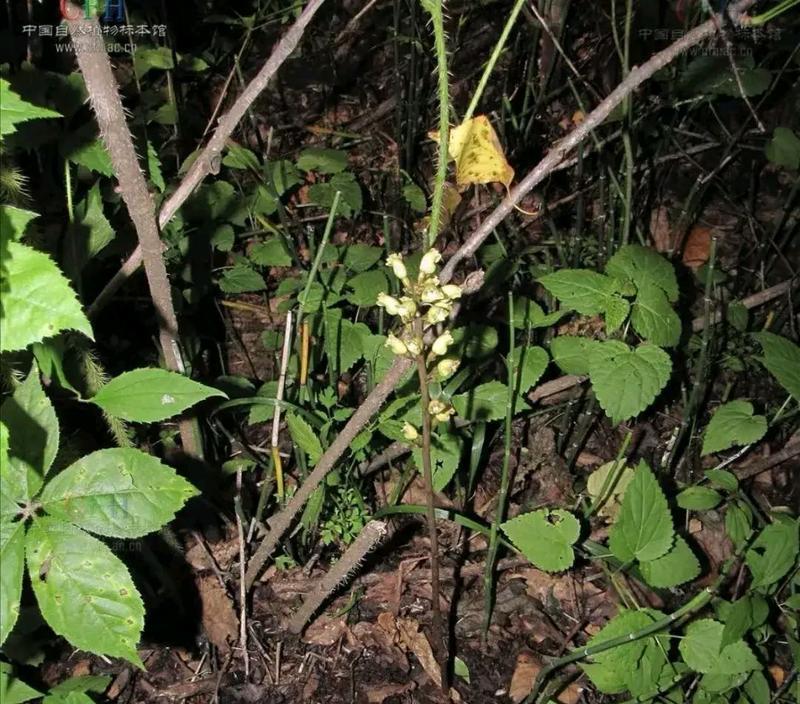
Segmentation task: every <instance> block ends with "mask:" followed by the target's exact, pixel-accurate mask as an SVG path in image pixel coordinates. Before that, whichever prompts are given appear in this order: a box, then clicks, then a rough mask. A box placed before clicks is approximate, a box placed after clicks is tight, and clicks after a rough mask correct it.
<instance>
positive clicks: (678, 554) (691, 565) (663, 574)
mask: <svg viewBox="0 0 800 704" xmlns="http://www.w3.org/2000/svg"><path fill="white" fill-rule="evenodd" d="M639 570H640V571H641V573H642V576H643V577H644V579H645V581H646V582H647V583H648V584H649V585H650V586H653V587H658V588H660V589H666V588H668V587H677V586H678V585H679V584H684V583H685V582H691V581H692V580H693V579H694V578H695V577H697V575H699V574H700V563H699V562H698V560H697V557H696V555H695V554H694V553H693V552H692V549H691V548H690V547H689V544H688V543H687V542H686V541H685V540H684V539H683V538H682V537H681V536H680V535H679V536H677V537H676V538H675V545H674V546H673V547H672V548H671V549H670V551H669V552H668V553H667V554H666V555H662V556H661V557H659V558H657V559H655V560H649V561H646V562H642V563H640V565H639Z"/></svg>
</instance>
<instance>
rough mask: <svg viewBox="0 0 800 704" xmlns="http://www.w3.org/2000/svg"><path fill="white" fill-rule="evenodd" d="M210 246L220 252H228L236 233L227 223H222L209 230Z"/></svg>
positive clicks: (234, 240) (231, 247) (233, 242)
mask: <svg viewBox="0 0 800 704" xmlns="http://www.w3.org/2000/svg"><path fill="white" fill-rule="evenodd" d="M210 240H211V246H212V247H214V249H218V250H219V251H220V252H230V251H231V250H232V249H233V245H234V244H235V242H236V233H235V232H234V231H233V228H232V227H231V226H230V225H228V224H227V223H222V224H221V225H219V226H218V227H215V228H214V229H213V231H212V232H211V237H210Z"/></svg>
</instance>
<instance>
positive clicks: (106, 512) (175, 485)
mask: <svg viewBox="0 0 800 704" xmlns="http://www.w3.org/2000/svg"><path fill="white" fill-rule="evenodd" d="M197 493H198V492H197V490H196V489H195V488H194V487H193V486H192V485H191V484H189V482H187V481H186V480H185V479H183V478H182V477H180V476H178V475H177V474H175V471H174V470H173V469H172V468H170V467H168V466H167V465H165V464H162V463H161V462H159V461H158V459H156V458H155V457H152V456H151V455H148V454H145V453H144V452H141V451H140V450H135V449H133V448H127V447H117V448H111V449H108V450H97V451H96V452H92V453H91V454H88V455H86V456H85V457H82V458H81V459H79V460H78V461H77V462H74V463H73V464H71V465H70V466H69V467H67V468H66V469H65V470H64V471H63V472H61V473H59V474H57V475H56V476H55V477H54V478H53V479H51V480H50V481H49V482H48V483H47V486H46V487H45V488H44V491H43V492H42V495H41V497H40V502H41V506H42V508H43V509H44V510H45V511H46V512H47V513H48V514H49V515H50V516H52V517H54V518H57V519H59V520H62V521H69V522H72V523H74V524H75V525H77V526H80V527H81V528H83V529H84V530H88V531H91V532H92V533H97V534H98V535H106V536H109V537H112V538H138V537H140V536H142V535H147V534H148V533H152V532H153V531H156V530H158V529H159V528H161V527H162V526H164V525H166V524H167V523H169V522H170V521H171V520H172V519H173V518H174V517H175V514H176V513H177V511H179V510H180V509H181V508H182V507H183V505H184V504H185V503H186V501H188V500H189V499H190V498H191V497H193V496H196V495H197Z"/></svg>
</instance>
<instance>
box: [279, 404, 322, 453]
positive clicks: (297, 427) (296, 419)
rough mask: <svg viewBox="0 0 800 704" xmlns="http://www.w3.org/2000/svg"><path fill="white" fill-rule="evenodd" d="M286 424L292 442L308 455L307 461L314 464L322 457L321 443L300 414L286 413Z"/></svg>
mask: <svg viewBox="0 0 800 704" xmlns="http://www.w3.org/2000/svg"><path fill="white" fill-rule="evenodd" d="M286 425H288V426H289V434H290V435H291V436H292V440H293V441H294V443H295V444H296V445H297V446H298V447H299V448H300V449H301V450H303V452H305V453H306V454H307V455H308V461H309V462H310V463H311V464H312V465H315V464H316V463H317V462H319V458H320V457H322V452H323V450H322V444H321V443H320V441H319V438H318V437H317V433H316V432H314V429H313V428H312V427H311V426H310V425H309V424H308V423H306V421H304V420H303V419H302V418H301V417H300V416H298V415H295V414H294V413H287V414H286Z"/></svg>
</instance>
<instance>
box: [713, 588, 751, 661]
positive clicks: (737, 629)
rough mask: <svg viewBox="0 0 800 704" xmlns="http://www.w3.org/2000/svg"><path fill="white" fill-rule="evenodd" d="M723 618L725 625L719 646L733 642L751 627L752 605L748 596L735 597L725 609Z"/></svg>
mask: <svg viewBox="0 0 800 704" xmlns="http://www.w3.org/2000/svg"><path fill="white" fill-rule="evenodd" d="M723 620H724V621H725V627H724V628H723V630H722V641H721V647H723V648H724V647H725V646H726V645H730V644H731V643H735V642H736V641H737V640H740V639H741V638H742V636H743V635H744V634H745V633H747V632H748V631H749V630H750V629H751V628H753V626H754V623H755V619H754V607H753V600H752V599H751V598H750V596H743V597H742V598H741V599H737V600H736V601H734V602H733V603H732V604H730V605H729V607H728V608H727V609H726V610H725V613H724V616H723Z"/></svg>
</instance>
